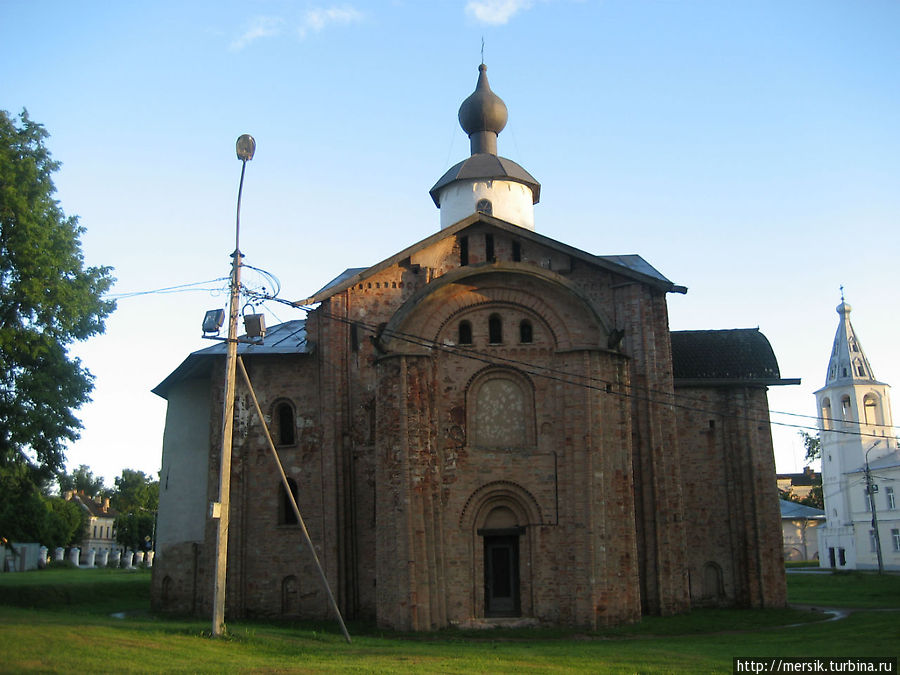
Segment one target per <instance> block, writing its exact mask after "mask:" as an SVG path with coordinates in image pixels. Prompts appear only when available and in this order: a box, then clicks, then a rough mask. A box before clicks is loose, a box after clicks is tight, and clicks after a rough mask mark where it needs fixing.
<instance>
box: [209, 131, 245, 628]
mask: <svg viewBox="0 0 900 675" xmlns="http://www.w3.org/2000/svg"><path fill="white" fill-rule="evenodd" d="M235 149H236V151H237V158H238V159H239V160H241V181H240V183H239V185H238V198H237V213H236V216H235V228H234V230H235V234H234V253H232V254H231V257H232V263H231V293H230V295H231V298H230V302H229V315H228V341H227V343H226V345H227V349H226V352H225V396H224V402H223V406H222V452H221V454H220V465H219V499H218V501H217V502H214V503H213V504H211V506H210V516H211V517H212V518H217V524H216V564H215V575H214V577H215V578H214V585H213V617H212V634H213V635H216V636H221V635H223V634H224V633H225V576H226V570H227V567H228V525H229V515H230V513H229V512H230V509H231V442H232V434H233V431H234V389H235V371H236V366H237V344H238V339H237V338H238V336H237V326H238V316H239V314H240V308H239V304H240V302H239V301H240V290H241V257H242V256H241V246H240V241H241V195H242V193H243V191H244V172H245V171H246V169H247V162H249V161H250V160H251V159H253V154H254V153H255V152H256V141H255V140H254V139H253V136H250V135H249V134H244V135H242V136H241V137H240V138H238V139H237V143H236V144H235Z"/></svg>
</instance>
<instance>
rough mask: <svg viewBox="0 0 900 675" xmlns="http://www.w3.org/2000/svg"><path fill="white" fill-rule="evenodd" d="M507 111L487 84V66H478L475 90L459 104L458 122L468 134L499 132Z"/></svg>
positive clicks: (503, 125)
mask: <svg viewBox="0 0 900 675" xmlns="http://www.w3.org/2000/svg"><path fill="white" fill-rule="evenodd" d="M508 119H509V111H508V110H507V109H506V104H505V103H504V102H503V99H501V98H500V97H499V96H497V94H495V93H494V92H493V91H491V85H490V84H488V79H487V66H486V65H484V64H483V63H482V64H481V65H480V66H478V83H477V84H476V85H475V91H474V92H472V94H471V95H470V96H469V98H467V99H466V100H465V101H463V102H462V105H461V106H459V124H460V126H461V127H462V128H463V131H465V132H466V134H468V135H469V136H472V134H475V133H478V132H480V131H489V132H492V133H495V134H499V133H500V132H501V131H503V128H504V127H505V126H506V122H507V120H508Z"/></svg>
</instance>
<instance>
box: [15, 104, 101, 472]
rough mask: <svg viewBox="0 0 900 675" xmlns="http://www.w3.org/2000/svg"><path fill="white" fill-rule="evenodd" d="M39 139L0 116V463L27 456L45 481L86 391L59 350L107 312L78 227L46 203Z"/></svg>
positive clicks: (90, 331)
mask: <svg viewBox="0 0 900 675" xmlns="http://www.w3.org/2000/svg"><path fill="white" fill-rule="evenodd" d="M47 137H48V134H47V132H46V131H45V130H44V128H43V126H41V125H40V124H37V123H36V122H33V121H32V120H31V119H30V118H29V117H28V113H27V111H23V112H22V113H21V115H19V119H18V123H17V122H16V120H15V119H14V118H12V117H10V115H9V113H7V112H6V111H0V466H9V465H10V464H13V463H23V462H27V461H29V460H33V461H35V462H36V463H37V466H38V467H39V468H40V469H41V471H42V472H43V473H44V475H49V474H53V473H56V472H58V471H59V470H60V469H62V467H63V464H64V459H65V455H64V448H65V444H66V443H67V442H68V441H72V440H75V439H76V438H78V430H79V429H80V428H81V423H80V422H79V421H78V419H77V418H76V417H75V415H74V412H73V411H74V410H76V409H77V408H78V407H80V406H81V405H82V404H83V403H85V402H86V401H88V400H89V393H90V391H91V388H92V386H93V385H92V377H91V374H90V373H89V372H88V371H87V369H85V368H84V367H83V366H82V365H81V363H80V361H79V360H78V359H77V358H72V357H70V356H69V354H68V353H67V347H68V346H69V345H70V344H72V343H73V342H74V341H79V340H85V339H87V338H89V337H90V336H92V335H96V334H99V333H102V332H103V330H104V319H105V318H106V317H107V316H108V315H109V314H110V312H112V310H113V309H114V308H115V303H113V302H111V301H108V300H104V299H103V294H104V293H105V292H106V291H107V290H108V289H109V288H110V286H111V284H112V282H113V279H112V277H111V276H110V268H108V267H87V268H86V267H85V266H84V257H83V255H82V252H81V243H80V237H81V235H82V234H83V233H84V229H83V228H82V227H80V226H79V225H78V219H77V218H76V217H72V216H66V215H65V214H64V213H63V211H62V208H61V207H60V205H59V203H58V201H57V200H55V199H54V197H53V195H54V193H55V191H56V188H55V186H54V184H53V180H52V174H53V173H54V172H55V171H56V170H57V169H58V168H59V163H58V162H55V161H53V160H52V159H51V156H50V152H49V151H48V150H47V148H46V146H45V143H44V142H45V140H46V138H47Z"/></svg>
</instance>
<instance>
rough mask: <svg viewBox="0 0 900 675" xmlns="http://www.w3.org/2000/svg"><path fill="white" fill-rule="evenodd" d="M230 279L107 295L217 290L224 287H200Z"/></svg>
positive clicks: (123, 296) (116, 297)
mask: <svg viewBox="0 0 900 675" xmlns="http://www.w3.org/2000/svg"><path fill="white" fill-rule="evenodd" d="M228 280H229V278H228V277H219V278H218V279H208V280H207V281H194V282H192V283H189V284H179V285H178V286H166V287H165V288H154V289H153V290H150V291H132V292H130V293H109V294H107V295H106V296H105V297H106V298H108V299H110V300H125V299H127V298H136V297H138V296H141V295H155V294H160V295H164V294H167V293H184V292H187V291H209V292H216V291H222V290H224V288H222V287H216V288H198V287H199V286H202V285H203V284H215V283H219V282H223V281H224V282H227V281H228Z"/></svg>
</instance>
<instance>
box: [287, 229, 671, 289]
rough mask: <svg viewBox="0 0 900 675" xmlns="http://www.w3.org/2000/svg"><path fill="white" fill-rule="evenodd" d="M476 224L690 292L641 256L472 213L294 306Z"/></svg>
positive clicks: (353, 271)
mask: <svg viewBox="0 0 900 675" xmlns="http://www.w3.org/2000/svg"><path fill="white" fill-rule="evenodd" d="M475 224H482V225H490V226H492V227H494V228H496V229H498V230H502V231H504V232H506V233H508V234H510V235H513V236H515V237H518V238H520V239H523V240H527V241H533V242H534V243H536V244H539V245H541V246H546V247H547V248H551V249H554V250H557V251H559V252H560V253H563V254H564V255H569V256H572V257H573V258H576V259H578V260H581V261H583V262H586V263H588V264H590V265H595V266H596V267H600V268H602V269H606V270H609V271H611V272H615V273H617V274H621V275H622V276H625V277H628V278H631V279H634V280H635V281H638V282H641V283H646V284H650V285H652V286H654V287H656V288H659V289H660V290H661V291H663V292H666V293H687V288H685V287H684V286H676V285H675V284H673V283H672V282H671V281H669V280H668V279H666V277H664V276H663V275H662V274H660V273H659V272H658V271H657V270H656V269H654V268H653V267H652V266H651V265H650V264H649V263H648V262H647V261H646V260H644V259H643V258H641V256H639V255H634V254H633V255H618V256H597V255H592V254H590V253H587V252H585V251H582V250H580V249H577V248H575V247H574V246H569V245H568V244H563V243H562V242H559V241H556V240H555V239H551V238H550V237H546V236H544V235H542V234H538V233H537V232H534V231H533V230H526V229H525V228H522V227H519V226H518V225H513V224H512V223H507V222H506V221H505V220H501V219H499V218H494V217H493V216H488V215H486V214H483V213H473V214H472V215H471V216H467V217H466V218H463V219H462V220H461V221H459V222H458V223H454V224H453V225H451V226H450V227H446V228H444V229H443V230H439V231H438V232H435V233H434V234H432V235H430V236H428V237H426V238H425V239H422V240H421V241H419V242H417V243H415V244H413V245H412V246H408V247H407V248H405V249H403V250H402V251H400V252H398V253H395V254H394V255H392V256H391V257H390V258H386V259H385V260H382V261H381V262H380V263H377V264H375V265H372V267H356V268H352V269H348V270H345V271H344V272H343V273H342V274H341V275H340V276H338V277H337V278H336V279H334V280H333V281H331V282H329V283H328V284H327V285H326V286H325V288H323V289H322V290H320V291H319V292H317V293H316V294H315V295H313V296H311V297H309V298H305V299H303V300H298V301H296V302H294V303H293V304H294V306H303V305H312V304H315V303H317V302H322V301H323V300H327V299H328V298H330V297H331V296H333V295H337V294H338V293H340V292H342V291H344V290H346V289H348V288H350V287H351V286H353V285H355V284H357V283H359V282H361V281H362V280H363V279H365V278H367V277H370V276H372V275H373V274H377V273H378V272H380V271H382V270H385V269H387V268H388V267H391V266H392V265H396V264H397V263H399V262H401V261H402V260H405V259H406V258H409V257H411V256H412V255H414V254H415V253H416V252H418V251H421V250H423V249H425V248H427V247H428V246H431V245H433V244H435V243H437V242H439V241H441V240H442V239H445V238H447V237H452V236H455V235H457V234H459V233H460V232H462V231H463V230H465V229H467V228H469V227H472V226H473V225H475Z"/></svg>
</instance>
